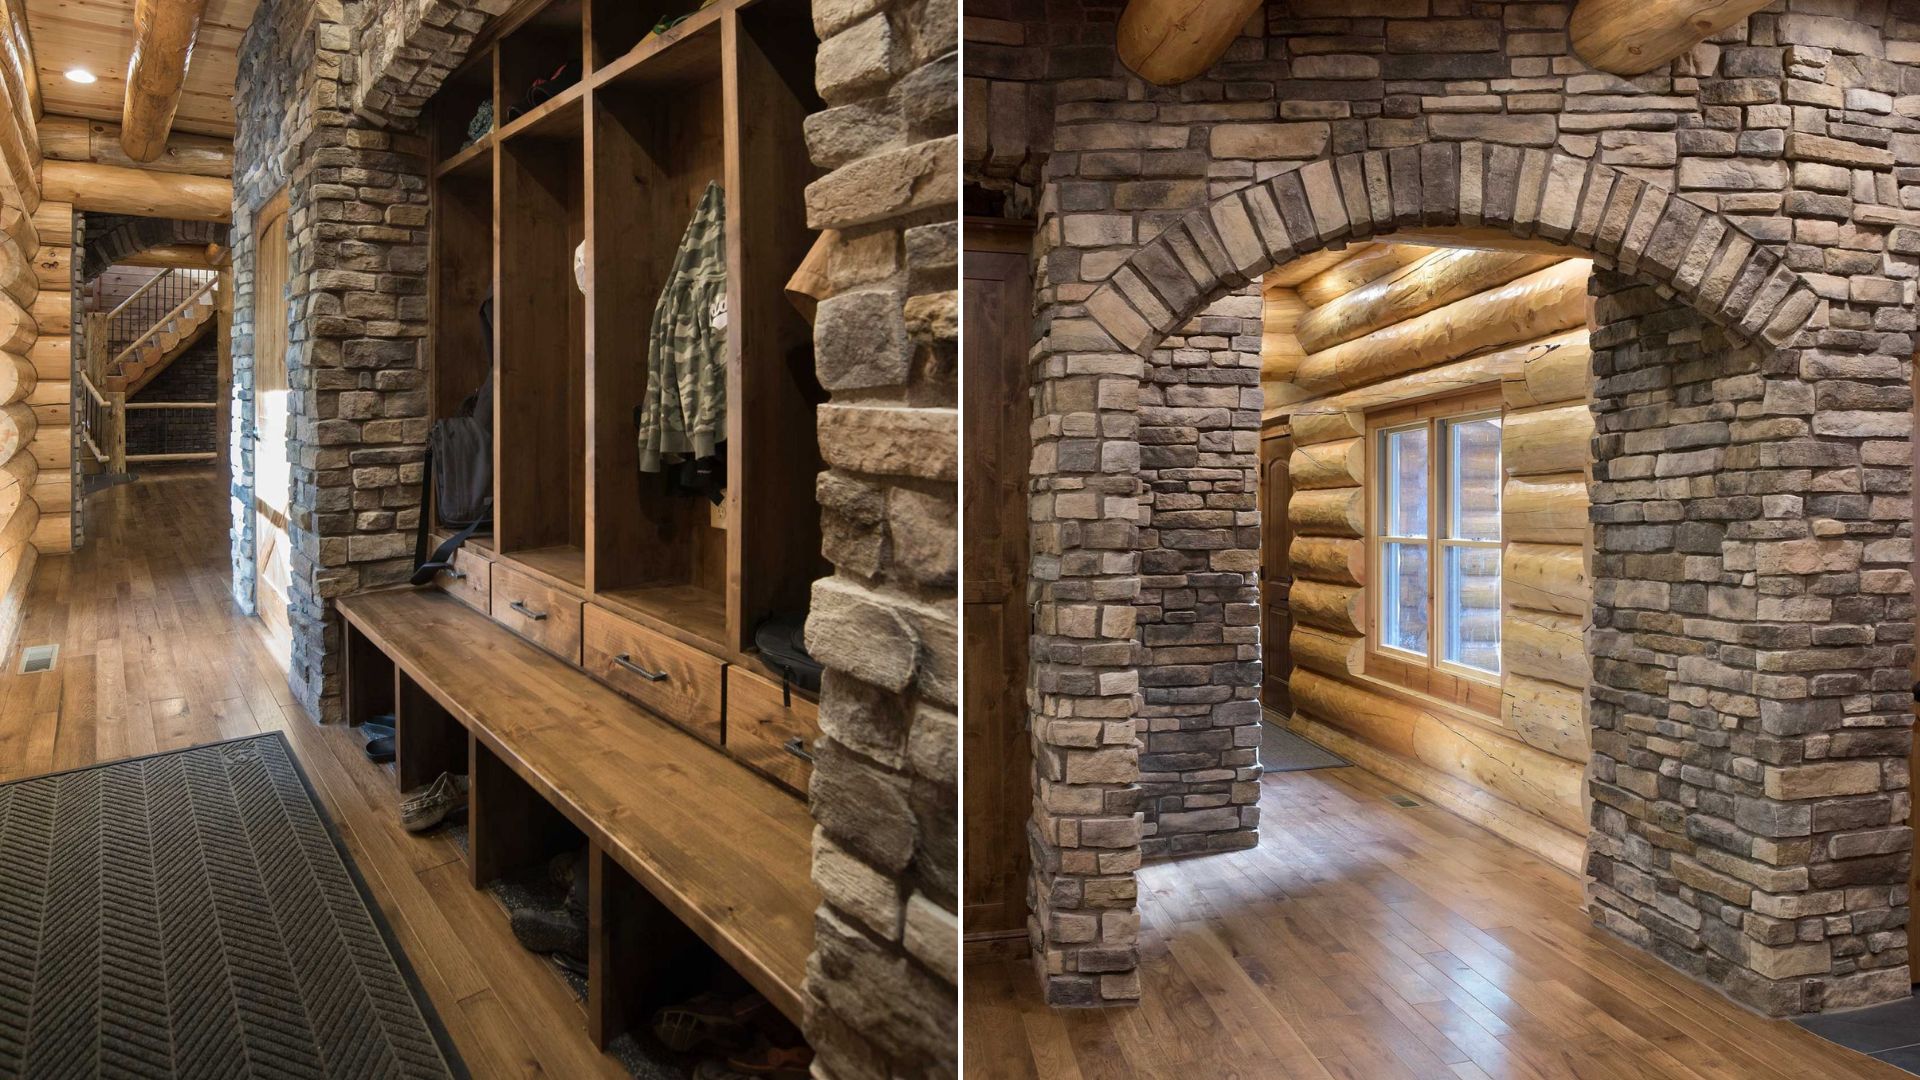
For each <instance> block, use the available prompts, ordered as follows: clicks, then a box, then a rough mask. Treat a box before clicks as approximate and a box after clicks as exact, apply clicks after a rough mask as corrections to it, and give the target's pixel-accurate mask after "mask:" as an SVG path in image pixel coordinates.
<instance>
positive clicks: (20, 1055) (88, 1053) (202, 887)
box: [0, 734, 459, 1080]
mask: <svg viewBox="0 0 1920 1080" xmlns="http://www.w3.org/2000/svg"><path fill="white" fill-rule="evenodd" d="M377 919H378V915H377V914H376V911H375V909H374V907H373V905H372V904H371V903H369V901H368V899H367V896H366V893H365V890H364V888H363V886H362V884H361V883H360V881H359V879H358V878H357V877H356V875H355V874H354V871H353V868H352V866H351V864H350V863H348V861H347V858H346V855H345V853H344V851H343V849H342V848H341V846H340V844H339V841H338V839H337V838H336V837H335V836H334V834H333V831H332V829H331V828H330V826H329V824H328V822H327V820H326V818H325V817H324V816H323V811H322V810H321V809H320V807H319V805H318V804H317V803H316V802H315V800H314V797H313V793H312V791H311V790H310V789H309V788H308V787H307V783H306V779H305V777H303V776H302V775H301V773H300V770H299V767H298V765H296V764H295V762H294V760H293V755H292V753H291V751H290V750H289V749H288V747H287V743H286V740H285V739H284V738H283V737H282V736H280V735H278V734H274V735H262V736H257V737H254V738H249V739H240V740H236V741H233V742H226V743H218V744H215V745H212V746H203V747H198V748H195V749H192V750H182V751H178V752H175V753H171V754H160V755H156V756H153V757H147V758H140V759H136V760H133V761H124V762H118V763H115V764H111V765H99V766H95V767H93V768H89V769H80V770H77V771H74V772H68V773H59V774H56V775H53V776H42V777H35V778H33V779H29V780H18V781H15V782H13V783H9V784H4V785H0V1077H16V1076H21V1077H30V1078H32V1080H65V1078H67V1077H75V1078H79V1077H95V1076H103V1077H139V1078H142V1080H146V1078H157V1077H446V1076H453V1075H456V1074H457V1073H458V1072H459V1066H458V1063H457V1059H454V1058H453V1056H452V1054H451V1052H450V1051H448V1050H445V1049H444V1047H445V1046H446V1041H445V1039H444V1037H442V1036H441V1034H440V1030H439V1028H438V1025H437V1023H436V1022H435V1021H434V1020H433V1018H432V1014H431V1012H430V1006H428V1005H427V1004H426V997H425V995H424V994H421V993H420V992H419V991H418V988H417V987H416V985H415V984H414V983H413V981H412V979H411V978H410V977H409V975H408V974H407V973H406V971H405V970H404V968H403V964H404V960H403V959H402V957H401V956H400V952H399V949H398V948H396V947H395V946H394V945H393V944H392V942H391V941H390V939H389V937H388V935H387V934H386V933H385V932H384V928H383V925H382V924H380V923H379V922H378V921H377ZM450 1062H452V1064H450Z"/></svg>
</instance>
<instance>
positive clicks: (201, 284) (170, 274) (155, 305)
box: [107, 267, 220, 353]
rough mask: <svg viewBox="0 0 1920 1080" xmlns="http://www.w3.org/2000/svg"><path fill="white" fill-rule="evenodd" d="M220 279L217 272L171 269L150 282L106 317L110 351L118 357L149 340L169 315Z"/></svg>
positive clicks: (180, 268)
mask: <svg viewBox="0 0 1920 1080" xmlns="http://www.w3.org/2000/svg"><path fill="white" fill-rule="evenodd" d="M219 276H220V274H219V271H217V270H205V269H190V268H185V267H168V268H167V269H165V270H162V271H160V272H159V273H158V274H155V275H154V276H152V277H150V278H148V279H147V280H146V282H145V283H144V284H142V285H141V286H140V287H139V288H137V289H135V290H134V291H133V292H132V293H131V294H130V295H129V296H128V297H127V298H126V299H125V300H122V301H120V303H119V304H118V305H117V306H115V307H114V309H113V310H112V311H110V312H108V313H107V347H108V348H110V349H112V350H113V351H114V352H116V353H118V352H120V351H121V350H123V349H125V348H126V347H127V346H128V345H130V344H132V343H133V342H135V341H137V340H139V339H140V338H142V337H144V336H146V334H147V333H148V332H149V331H151V330H152V329H153V327H154V326H155V325H156V324H158V323H160V322H162V321H163V320H164V318H165V317H166V316H167V314H168V313H170V312H173V311H175V310H177V309H178V308H179V307H180V305H181V304H182V303H183V302H184V301H186V300H187V299H188V298H189V297H191V296H194V295H197V294H198V293H199V292H200V291H201V290H202V289H203V288H205V286H206V285H207V284H208V283H209V282H211V281H213V280H215V279H217V278H218V277H219Z"/></svg>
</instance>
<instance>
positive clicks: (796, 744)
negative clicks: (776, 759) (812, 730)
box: [780, 735, 813, 765]
mask: <svg viewBox="0 0 1920 1080" xmlns="http://www.w3.org/2000/svg"><path fill="white" fill-rule="evenodd" d="M780 745H781V747H782V748H783V749H784V750H786V752H787V753H789V754H792V755H793V756H794V757H797V758H799V759H800V760H801V761H804V762H806V763H807V764H809V765H811V764H813V755H812V754H809V753H807V742H806V740H805V739H802V738H801V737H800V736H798V735H795V736H794V737H793V738H791V739H788V740H787V741H786V742H784V743H781V744H780Z"/></svg>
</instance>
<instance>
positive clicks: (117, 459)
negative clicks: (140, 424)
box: [107, 390, 127, 473]
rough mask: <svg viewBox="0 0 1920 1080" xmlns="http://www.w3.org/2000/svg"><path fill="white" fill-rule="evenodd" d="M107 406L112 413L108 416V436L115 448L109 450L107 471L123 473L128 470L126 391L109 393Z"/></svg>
mask: <svg viewBox="0 0 1920 1080" xmlns="http://www.w3.org/2000/svg"><path fill="white" fill-rule="evenodd" d="M107 408H108V410H109V411H110V412H111V414H112V415H110V416H109V417H108V418H107V437H108V438H109V439H111V440H112V441H113V449H111V450H109V451H108V452H107V455H108V459H109V460H108V463H107V471H108V472H112V473H123V472H126V471H127V395H126V391H124V390H115V391H113V392H112V393H110V394H108V395H107Z"/></svg>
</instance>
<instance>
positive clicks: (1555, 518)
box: [1500, 473, 1589, 546]
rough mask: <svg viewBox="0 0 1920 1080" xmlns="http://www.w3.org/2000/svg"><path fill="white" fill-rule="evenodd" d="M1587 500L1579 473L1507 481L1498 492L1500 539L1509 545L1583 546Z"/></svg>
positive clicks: (1585, 479)
mask: <svg viewBox="0 0 1920 1080" xmlns="http://www.w3.org/2000/svg"><path fill="white" fill-rule="evenodd" d="M1588 500H1589V496H1588V494H1587V478H1586V477H1585V476H1583V475H1582V474H1580V473H1555V474H1554V475H1552V476H1515V477H1510V478H1509V479H1508V480H1507V483H1506V486H1505V487H1503V488H1501V489H1500V535H1501V536H1503V537H1505V538H1506V541H1507V543H1509V544H1516V543H1518V544H1573V545H1576V546H1578V545H1584V544H1585V543H1586V542H1587V530H1588V525H1587V506H1588Z"/></svg>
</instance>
